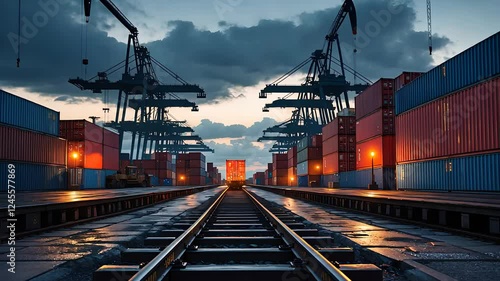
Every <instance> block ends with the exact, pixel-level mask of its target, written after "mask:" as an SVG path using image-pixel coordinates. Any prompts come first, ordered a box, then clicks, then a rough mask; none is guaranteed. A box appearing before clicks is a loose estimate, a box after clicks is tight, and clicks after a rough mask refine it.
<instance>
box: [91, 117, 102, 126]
mask: <svg viewBox="0 0 500 281" xmlns="http://www.w3.org/2000/svg"><path fill="white" fill-rule="evenodd" d="M89 118H90V119H92V124H95V120H97V119H99V118H100V117H97V116H89Z"/></svg>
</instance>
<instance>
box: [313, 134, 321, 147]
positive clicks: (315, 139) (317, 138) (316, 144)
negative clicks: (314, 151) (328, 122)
mask: <svg viewBox="0 0 500 281" xmlns="http://www.w3.org/2000/svg"><path fill="white" fill-rule="evenodd" d="M322 145H323V136H322V135H314V136H312V137H311V146H312V147H321V146H322Z"/></svg>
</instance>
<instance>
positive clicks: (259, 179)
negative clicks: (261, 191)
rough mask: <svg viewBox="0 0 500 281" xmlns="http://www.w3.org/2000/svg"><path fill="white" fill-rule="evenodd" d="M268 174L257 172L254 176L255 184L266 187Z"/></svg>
mask: <svg viewBox="0 0 500 281" xmlns="http://www.w3.org/2000/svg"><path fill="white" fill-rule="evenodd" d="M265 177H266V174H265V173H264V172H257V173H255V174H253V184H257V185H264V184H265Z"/></svg>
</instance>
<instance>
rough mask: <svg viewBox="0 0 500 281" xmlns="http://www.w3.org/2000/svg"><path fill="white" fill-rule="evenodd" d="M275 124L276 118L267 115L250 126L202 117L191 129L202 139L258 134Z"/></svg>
mask: <svg viewBox="0 0 500 281" xmlns="http://www.w3.org/2000/svg"><path fill="white" fill-rule="evenodd" d="M276 124H277V122H276V120H274V119H272V118H268V117H266V118H263V119H262V121H258V122H255V123H253V124H252V126H250V127H246V126H244V125H241V124H236V125H224V124H223V123H217V122H212V121H210V120H209V119H202V120H201V123H200V124H199V125H198V126H196V127H193V129H194V130H195V132H196V133H197V134H198V135H199V136H200V137H202V138H203V139H220V138H240V137H243V136H250V137H256V136H259V135H260V134H261V133H262V131H263V130H264V129H266V128H268V127H271V126H273V125H276Z"/></svg>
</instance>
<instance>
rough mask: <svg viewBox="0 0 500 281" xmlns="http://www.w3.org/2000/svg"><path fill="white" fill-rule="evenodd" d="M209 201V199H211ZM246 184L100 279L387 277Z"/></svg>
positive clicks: (103, 271) (154, 236)
mask: <svg viewBox="0 0 500 281" xmlns="http://www.w3.org/2000/svg"><path fill="white" fill-rule="evenodd" d="M207 205H208V204H207ZM297 218H298V217H297V216H295V215H293V214H291V213H290V212H287V211H285V210H284V209H281V208H278V207H276V206H273V205H271V204H270V203H267V202H265V201H264V200H262V199H261V198H256V197H255V196H254V195H252V194H250V193H249V192H248V191H246V190H245V189H243V190H229V189H226V190H224V191H223V192H222V193H221V194H220V196H218V197H217V198H215V199H214V201H213V203H211V204H210V206H209V207H208V208H206V209H205V210H201V211H196V212H192V213H191V214H189V215H187V216H184V217H182V219H180V220H178V221H176V222H175V223H174V224H172V225H171V226H170V227H169V228H168V229H164V230H161V231H155V232H152V233H150V236H149V237H147V238H146V239H145V240H144V245H145V247H144V248H129V249H127V250H126V251H124V252H122V256H121V262H120V264H118V265H116V264H114V265H104V266H101V267H100V268H99V269H98V270H96V271H95V272H94V275H93V280H96V281H100V280H111V279H114V280H238V281H245V280H382V279H383V274H382V270H381V269H380V268H378V267H376V266H375V265H373V264H356V263H354V253H353V251H352V249H350V248H336V247H334V246H333V245H334V244H333V238H332V237H330V236H321V235H320V233H319V232H318V230H317V229H309V228H307V227H306V226H305V225H304V224H302V223H301V222H299V221H298V220H297Z"/></svg>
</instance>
